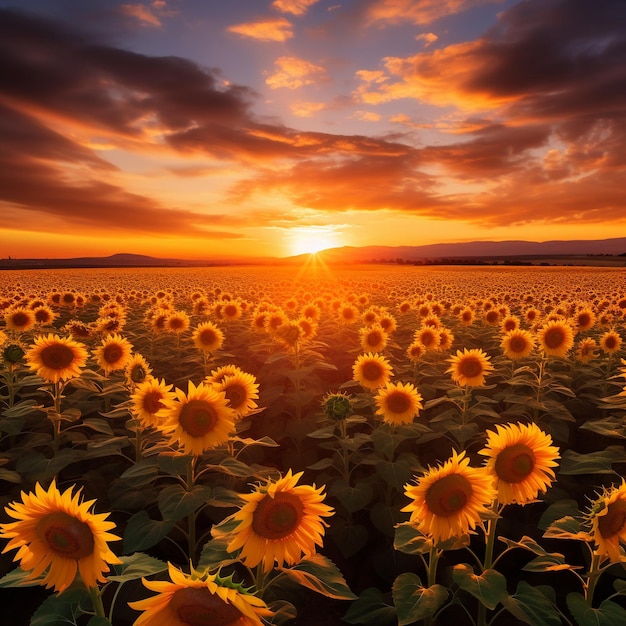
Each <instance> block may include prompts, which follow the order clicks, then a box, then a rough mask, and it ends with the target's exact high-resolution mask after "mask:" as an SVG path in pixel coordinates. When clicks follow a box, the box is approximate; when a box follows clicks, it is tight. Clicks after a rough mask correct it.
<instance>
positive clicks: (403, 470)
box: [375, 459, 413, 491]
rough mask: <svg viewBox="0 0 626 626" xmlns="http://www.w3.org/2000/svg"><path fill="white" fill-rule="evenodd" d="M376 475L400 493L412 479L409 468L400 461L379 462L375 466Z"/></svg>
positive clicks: (411, 471) (411, 472)
mask: <svg viewBox="0 0 626 626" xmlns="http://www.w3.org/2000/svg"><path fill="white" fill-rule="evenodd" d="M375 467H376V473H377V474H378V475H379V476H380V477H381V478H382V479H383V480H384V481H385V482H386V483H387V484H388V485H391V486H392V487H395V489H397V490H398V491H402V489H403V487H404V485H405V484H406V483H407V482H409V480H411V478H413V470H412V468H411V466H410V465H409V464H408V463H407V462H405V461H402V460H401V459H398V460H397V461H395V462H394V461H381V462H380V463H378V464H376V466H375Z"/></svg>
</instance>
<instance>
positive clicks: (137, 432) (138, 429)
mask: <svg viewBox="0 0 626 626" xmlns="http://www.w3.org/2000/svg"><path fill="white" fill-rule="evenodd" d="M142 458H143V454H142V452H141V425H140V424H139V420H137V426H136V427H135V463H139V461H141V460H142Z"/></svg>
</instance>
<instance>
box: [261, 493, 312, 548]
mask: <svg viewBox="0 0 626 626" xmlns="http://www.w3.org/2000/svg"><path fill="white" fill-rule="evenodd" d="M303 513H304V505H303V504H302V501H301V500H300V498H299V497H298V496H296V495H294V494H292V493H285V492H278V493H277V494H276V495H275V496H274V497H273V498H272V497H270V496H268V495H266V496H265V497H264V498H263V500H261V502H259V504H258V506H257V508H256V509H255V511H254V513H253V514H252V530H254V532H255V533H256V534H257V535H259V537H263V538H264V539H283V538H284V537H287V536H288V535H290V534H291V533H292V532H294V531H295V530H296V529H297V528H298V526H299V525H300V521H301V520H302V516H303Z"/></svg>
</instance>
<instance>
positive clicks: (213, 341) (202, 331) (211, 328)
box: [191, 322, 224, 352]
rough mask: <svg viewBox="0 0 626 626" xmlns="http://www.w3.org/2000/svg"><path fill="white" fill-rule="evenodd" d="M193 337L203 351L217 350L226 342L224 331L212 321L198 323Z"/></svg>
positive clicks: (195, 343) (196, 344)
mask: <svg viewBox="0 0 626 626" xmlns="http://www.w3.org/2000/svg"><path fill="white" fill-rule="evenodd" d="M191 338H192V339H193V343H194V345H195V346H196V348H198V350H200V351H201V352H215V350H219V349H220V348H221V347H222V344H223V343H224V333H223V332H222V331H221V330H220V329H219V328H218V327H217V326H216V325H215V324H213V323H212V322H202V323H201V324H198V326H197V327H196V329H195V330H194V331H193V335H192V337H191Z"/></svg>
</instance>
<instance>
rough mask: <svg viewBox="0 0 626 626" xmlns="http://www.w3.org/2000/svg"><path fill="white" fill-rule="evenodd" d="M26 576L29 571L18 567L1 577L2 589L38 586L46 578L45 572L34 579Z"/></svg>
mask: <svg viewBox="0 0 626 626" xmlns="http://www.w3.org/2000/svg"><path fill="white" fill-rule="evenodd" d="M26 576H27V572H25V571H24V570H23V569H22V568H20V567H16V568H15V569H14V570H11V571H10V572H8V573H7V574H5V575H4V576H3V577H2V578H0V589H4V588H5V587H37V586H38V585H41V583H42V581H43V579H44V578H45V576H44V574H42V575H41V576H38V577H37V578H34V579H33V580H26Z"/></svg>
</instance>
